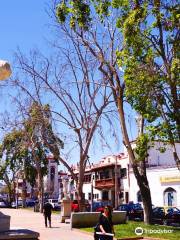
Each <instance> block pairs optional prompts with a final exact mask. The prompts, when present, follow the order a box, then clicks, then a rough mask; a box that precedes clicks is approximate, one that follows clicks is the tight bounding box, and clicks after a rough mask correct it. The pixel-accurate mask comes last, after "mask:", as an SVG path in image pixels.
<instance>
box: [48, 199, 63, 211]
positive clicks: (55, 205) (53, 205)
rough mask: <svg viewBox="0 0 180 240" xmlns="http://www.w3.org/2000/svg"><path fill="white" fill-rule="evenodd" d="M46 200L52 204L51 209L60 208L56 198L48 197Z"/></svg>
mask: <svg viewBox="0 0 180 240" xmlns="http://www.w3.org/2000/svg"><path fill="white" fill-rule="evenodd" d="M48 202H49V203H50V204H51V205H52V207H53V209H55V210H58V209H60V208H61V205H60V203H59V201H58V199H48Z"/></svg>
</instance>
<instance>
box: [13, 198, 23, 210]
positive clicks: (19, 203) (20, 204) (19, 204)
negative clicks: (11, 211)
mask: <svg viewBox="0 0 180 240" xmlns="http://www.w3.org/2000/svg"><path fill="white" fill-rule="evenodd" d="M22 205H23V202H22V200H18V207H22ZM11 207H12V208H16V207H17V202H12V203H11Z"/></svg>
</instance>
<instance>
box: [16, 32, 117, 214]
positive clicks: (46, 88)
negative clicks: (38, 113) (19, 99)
mask: <svg viewBox="0 0 180 240" xmlns="http://www.w3.org/2000/svg"><path fill="white" fill-rule="evenodd" d="M68 38H69V48H66V49H63V48H61V49H59V50H61V51H59V52H60V53H59V54H58V55H57V56H56V57H55V60H54V61H53V60H52V59H50V58H46V57H44V56H42V55H41V54H38V53H37V52H36V53H34V54H33V56H32V57H31V58H30V59H27V58H25V57H24V56H23V55H22V54H21V53H20V52H19V53H17V55H16V63H17V64H18V69H19V71H22V72H23V73H24V74H25V75H24V76H26V79H29V80H30V81H31V84H32V83H33V89H34V90H35V95H33V93H32V87H30V88H28V84H29V83H27V82H23V81H22V77H21V78H20V77H16V79H15V81H14V84H15V86H17V87H20V88H21V90H22V91H23V92H25V93H26V94H28V95H29V96H30V97H31V98H32V99H34V98H36V99H38V102H39V103H41V102H43V101H47V100H45V98H44V97H43V94H44V96H45V94H46V96H47V99H48V100H49V101H51V104H52V106H53V105H54V107H53V108H52V112H51V114H52V115H53V118H54V119H56V121H58V122H59V123H61V126H62V125H64V126H65V127H66V131H69V130H71V131H72V132H73V135H74V140H75V142H76V144H77V147H78V150H79V156H78V158H79V161H78V162H79V163H78V165H79V173H78V176H77V175H75V174H74V172H73V169H71V166H70V164H68V163H67V162H66V161H65V160H64V159H63V158H62V157H61V156H60V153H59V150H58V149H57V148H54V146H53V145H51V144H49V143H48V142H46V144H47V145H49V146H50V147H49V148H50V150H51V152H52V153H53V155H54V157H55V159H58V160H59V161H60V162H61V163H62V164H64V165H65V167H67V169H68V170H69V171H70V173H71V174H72V176H73V178H74V179H75V181H76V183H77V194H78V199H79V203H80V209H81V210H82V209H83V202H84V195H83V190H82V188H83V180H84V172H85V168H86V165H87V160H88V152H89V148H90V145H91V143H92V140H93V137H94V134H95V132H96V130H98V133H99V134H100V135H101V137H103V130H102V129H103V128H102V123H104V122H105V121H106V122H107V123H110V122H111V121H113V120H112V119H110V118H109V117H108V113H109V112H113V108H112V106H111V105H110V103H112V99H111V96H112V93H111V90H110V88H109V87H108V86H107V85H104V86H102V85H101V84H99V80H98V78H101V77H102V76H98V75H97V67H96V62H95V61H94V60H93V59H91V57H90V55H89V51H87V50H86V49H82V48H81V46H80V44H79V42H76V41H75V40H74V38H71V37H70V35H69V36H68ZM31 84H30V85H31ZM42 93H43V94H42ZM108 106H109V107H108ZM111 123H112V122H111ZM44 141H46V138H44Z"/></svg>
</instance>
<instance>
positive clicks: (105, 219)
mask: <svg viewBox="0 0 180 240" xmlns="http://www.w3.org/2000/svg"><path fill="white" fill-rule="evenodd" d="M99 229H100V231H101V232H102V234H100V235H99V239H100V240H113V236H107V235H105V234H106V233H110V234H114V227H113V222H112V208H111V207H110V206H106V207H105V208H104V212H103V214H101V215H100V218H99Z"/></svg>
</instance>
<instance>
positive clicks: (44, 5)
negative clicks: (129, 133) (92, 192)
mask: <svg viewBox="0 0 180 240" xmlns="http://www.w3.org/2000/svg"><path fill="white" fill-rule="evenodd" d="M0 2H1V5H0V29H1V35H0V59H3V60H7V61H9V62H10V63H11V62H12V61H13V54H14V52H15V51H16V50H17V48H20V49H21V51H22V52H23V53H27V54H28V53H29V52H30V50H31V49H33V48H39V49H40V50H41V51H42V52H44V53H45V54H46V53H47V51H48V48H47V42H46V39H47V38H48V37H50V34H51V29H50V26H49V24H50V23H52V22H51V19H50V17H49V16H48V14H47V11H46V10H47V9H48V4H51V0H50V1H48V0H4V1H3V0H1V1H0ZM12 71H13V69H12ZM3 97H4V98H5V93H3ZM5 105H7V106H8V101H7V100H5ZM5 105H3V104H1V108H3V107H2V106H5ZM7 108H8V107H7ZM115 145H116V144H114V143H112V146H113V147H112V151H110V150H108V149H107V150H105V151H104V152H102V151H101V147H100V145H99V148H97V147H96V151H95V152H94V150H92V151H91V154H90V157H91V161H92V162H95V161H98V160H99V159H100V158H101V157H103V156H105V155H108V154H112V153H116V152H119V151H122V149H123V147H122V146H120V147H119V150H117V146H115ZM121 145H122V144H121ZM97 149H98V150H97ZM76 157H77V153H76V152H75V154H74V159H76Z"/></svg>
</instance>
